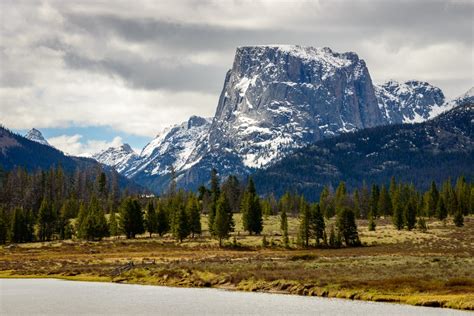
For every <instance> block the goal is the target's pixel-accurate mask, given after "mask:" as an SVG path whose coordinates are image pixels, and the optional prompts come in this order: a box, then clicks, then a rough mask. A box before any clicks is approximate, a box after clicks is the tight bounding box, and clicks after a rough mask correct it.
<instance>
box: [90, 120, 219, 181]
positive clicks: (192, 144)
mask: <svg viewBox="0 0 474 316" xmlns="http://www.w3.org/2000/svg"><path fill="white" fill-rule="evenodd" d="M210 125H211V119H210V118H203V117H198V116H192V117H191V118H190V119H189V120H188V121H186V122H183V123H181V124H178V125H174V126H172V127H170V128H166V129H165V130H164V131H162V132H161V133H159V134H158V135H157V136H156V137H155V138H154V139H153V140H152V141H151V142H150V143H148V144H147V145H146V146H145V147H144V148H143V150H142V151H141V153H140V155H137V154H136V153H134V152H133V151H132V150H131V148H130V147H129V146H127V147H128V149H129V150H127V148H125V149H124V148H123V147H124V146H122V147H120V148H109V149H107V150H105V151H103V152H101V153H99V154H97V155H95V156H94V158H95V159H96V160H97V161H99V162H101V163H103V164H106V165H109V166H113V167H115V169H116V170H117V171H118V172H120V173H122V174H124V175H126V176H127V177H134V176H140V175H142V176H144V177H145V178H146V177H148V176H152V177H153V176H156V177H158V176H160V175H164V174H169V173H170V172H171V169H172V168H174V170H175V171H176V172H180V171H183V170H186V169H188V168H190V167H192V166H193V165H194V164H196V163H197V162H199V160H200V158H201V157H200V156H199V154H198V153H199V152H200V151H201V147H204V148H207V136H208V132H209V127H210Z"/></svg>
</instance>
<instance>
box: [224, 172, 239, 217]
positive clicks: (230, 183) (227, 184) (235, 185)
mask: <svg viewBox="0 0 474 316" xmlns="http://www.w3.org/2000/svg"><path fill="white" fill-rule="evenodd" d="M221 190H222V191H225V195H226V196H227V199H228V200H229V205H230V208H231V209H232V212H233V213H235V212H238V211H239V209H240V197H241V195H242V192H241V187H240V182H239V179H237V177H236V176H234V175H230V176H229V177H227V179H226V180H225V181H224V182H223V183H222V188H221Z"/></svg>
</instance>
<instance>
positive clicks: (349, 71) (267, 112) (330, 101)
mask: <svg viewBox="0 0 474 316" xmlns="http://www.w3.org/2000/svg"><path fill="white" fill-rule="evenodd" d="M470 97H472V93H471V96H469V94H466V95H465V96H463V97H462V98H463V100H464V99H469V98H470ZM458 101H459V100H457V101H452V102H450V103H445V102H444V95H443V93H442V92H441V90H440V89H438V88H436V87H433V86H431V85H430V84H428V83H425V82H419V81H408V82H405V83H398V82H395V81H390V82H388V83H385V84H383V85H380V86H374V85H373V84H372V80H371V78H370V75H369V71H368V70H367V67H366V65H365V62H364V61H363V60H362V59H360V58H359V57H358V56H357V55H356V54H355V53H343V54H340V53H336V52H333V51H332V50H331V49H329V48H313V47H300V46H250V47H240V48H238V49H237V51H236V55H235V60H234V63H233V66H232V69H230V70H229V71H228V72H227V74H226V77H225V82H224V87H223V90H222V93H221V95H220V98H219V103H218V106H217V110H216V114H215V117H214V118H213V119H206V118H200V117H196V116H193V117H191V118H190V119H189V120H188V121H187V122H184V123H182V124H179V125H175V126H173V127H171V128H168V129H166V130H165V131H163V132H162V133H160V134H158V135H157V137H156V138H155V139H154V140H152V141H151V142H150V143H149V144H148V145H147V146H146V147H145V148H144V149H143V150H142V152H141V153H140V155H139V157H138V158H137V159H133V160H131V161H130V162H128V163H127V164H126V167H125V168H123V169H121V170H122V171H121V173H122V174H124V175H126V176H127V177H131V178H134V179H135V180H136V181H137V182H139V183H141V184H143V185H146V186H148V187H149V188H151V189H152V190H155V191H158V192H160V191H163V190H164V189H166V187H167V186H168V183H169V180H170V174H171V170H172V169H173V170H174V171H175V173H176V176H177V181H178V185H180V186H184V187H188V188H196V187H197V186H198V185H200V184H202V183H205V182H207V181H208V179H209V173H210V170H211V169H212V168H216V169H217V170H218V172H219V173H220V175H221V176H222V177H225V176H227V175H229V174H236V175H240V176H245V175H246V174H249V173H250V172H252V171H254V170H255V169H258V168H265V167H267V166H269V165H272V164H273V163H275V162H276V161H278V160H280V159H281V158H283V157H285V156H287V155H289V154H290V153H292V152H293V151H294V150H296V149H297V148H300V147H303V146H305V145H308V144H311V143H314V142H316V141H319V140H321V139H325V138H329V137H333V136H336V135H339V134H342V133H345V132H351V131H355V130H360V129H364V128H368V127H374V126H378V125H388V124H397V123H410V122H411V123H412V122H418V121H424V120H427V119H430V118H432V117H434V116H436V115H437V114H439V113H442V112H444V111H445V110H447V109H450V108H452V107H454V106H455V105H456V104H459V102H458ZM109 160H110V161H111V164H112V165H114V164H113V159H109ZM119 160H120V159H119ZM99 161H100V160H99ZM102 162H105V163H107V162H106V161H105V160H103V161H102Z"/></svg>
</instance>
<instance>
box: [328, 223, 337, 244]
mask: <svg viewBox="0 0 474 316" xmlns="http://www.w3.org/2000/svg"><path fill="white" fill-rule="evenodd" d="M329 247H331V248H335V247H336V231H335V230H334V225H331V229H330V231H329Z"/></svg>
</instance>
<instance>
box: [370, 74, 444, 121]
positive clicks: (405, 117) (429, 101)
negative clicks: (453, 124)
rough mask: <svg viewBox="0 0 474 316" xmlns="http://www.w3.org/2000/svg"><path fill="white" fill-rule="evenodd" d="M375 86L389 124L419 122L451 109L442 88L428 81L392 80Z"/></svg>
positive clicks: (381, 107) (380, 105)
mask: <svg viewBox="0 0 474 316" xmlns="http://www.w3.org/2000/svg"><path fill="white" fill-rule="evenodd" d="M374 88H375V94H376V96H377V100H378V104H379V108H380V110H381V111H382V115H383V117H384V119H385V120H386V121H387V123H389V124H397V123H419V122H423V121H426V120H428V119H430V118H433V117H435V116H436V115H438V114H440V113H442V112H444V111H445V110H447V109H449V108H448V107H447V106H446V105H445V104H444V103H445V98H444V94H443V92H442V91H441V89H439V88H437V87H434V86H432V85H430V84H429V83H427V82H422V81H415V80H412V81H407V82H405V83H399V82H397V81H394V80H390V81H388V82H386V83H384V84H382V85H380V86H378V85H375V86H374Z"/></svg>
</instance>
